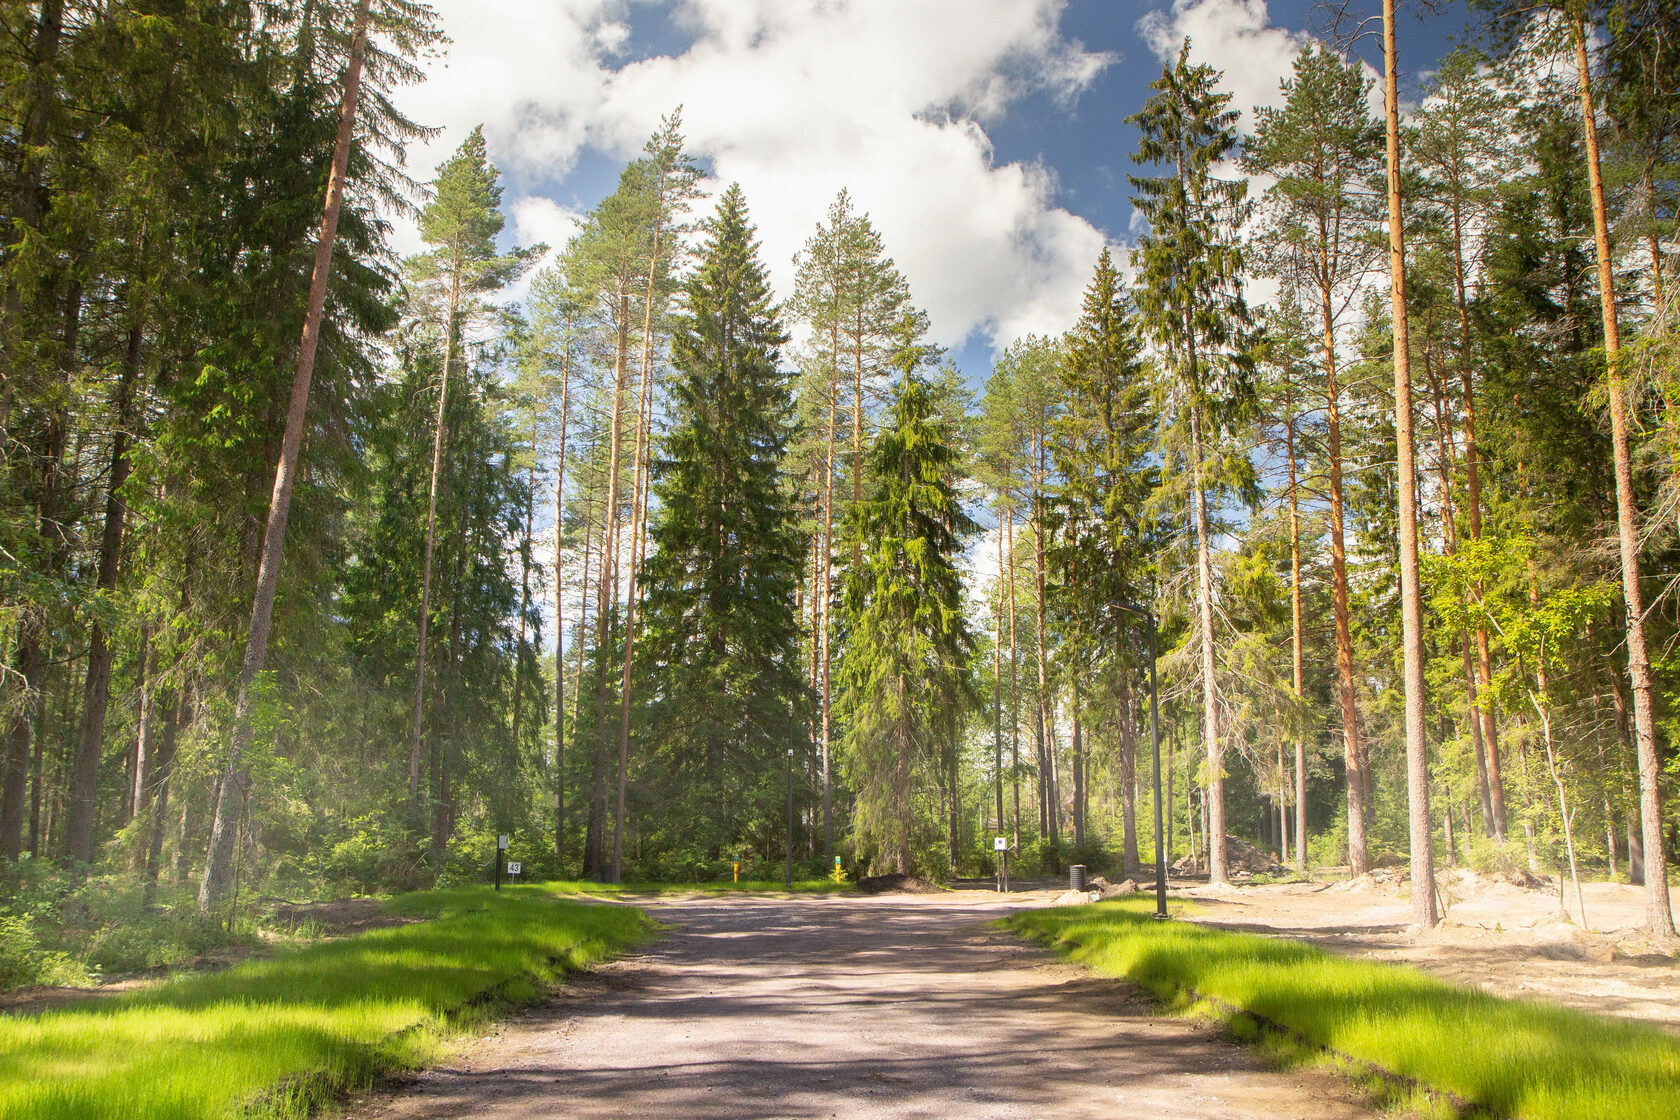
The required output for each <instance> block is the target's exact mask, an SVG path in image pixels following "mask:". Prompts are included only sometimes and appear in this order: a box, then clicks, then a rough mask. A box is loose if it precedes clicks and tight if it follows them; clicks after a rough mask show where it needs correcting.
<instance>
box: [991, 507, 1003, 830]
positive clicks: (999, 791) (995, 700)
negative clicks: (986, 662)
mask: <svg viewBox="0 0 1680 1120" xmlns="http://www.w3.org/2000/svg"><path fill="white" fill-rule="evenodd" d="M998 514H999V516H998V550H997V557H998V598H997V610H996V611H995V612H994V613H993V616H992V786H993V791H994V793H995V794H996V797H997V830H998V834H999V835H1002V833H1003V610H1004V606H1003V594H1004V592H1003V588H1004V578H1003V532H1004V528H1003V517H1002V514H1003V495H1002V493H1001V492H1000V493H999V494H998Z"/></svg>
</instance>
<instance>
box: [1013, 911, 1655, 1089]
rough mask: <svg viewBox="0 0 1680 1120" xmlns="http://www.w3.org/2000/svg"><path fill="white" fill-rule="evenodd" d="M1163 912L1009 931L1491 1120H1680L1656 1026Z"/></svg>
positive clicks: (1054, 918) (1060, 914)
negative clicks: (1244, 1017)
mask: <svg viewBox="0 0 1680 1120" xmlns="http://www.w3.org/2000/svg"><path fill="white" fill-rule="evenodd" d="M1153 905H1154V900H1153V899H1148V900H1120V901H1116V902H1105V903H1099V904H1097V905H1094V906H1078V907H1069V908H1066V909H1054V910H1034V911H1028V912H1024V913H1020V914H1016V915H1013V916H1012V917H1010V918H1007V919H1004V924H1005V925H1006V927H1007V928H1010V929H1012V930H1014V931H1015V932H1017V933H1020V934H1022V935H1024V936H1027V937H1031V938H1034V939H1037V940H1040V941H1043V942H1046V943H1048V944H1050V945H1053V946H1054V947H1056V948H1058V949H1060V950H1062V951H1063V952H1065V953H1066V954H1067V955H1068V956H1070V957H1072V958H1073V959H1074V960H1078V961H1081V962H1083V963H1085V964H1088V965H1090V966H1091V967H1093V968H1095V969H1096V970H1097V971H1099V972H1104V973H1108V974H1110V975H1116V976H1123V977H1126V978H1127V979H1130V980H1133V981H1136V982H1137V983H1138V984H1140V985H1142V986H1143V987H1145V988H1147V989H1149V990H1150V991H1152V992H1154V993H1155V995H1156V996H1158V997H1159V998H1161V999H1163V1000H1166V1001H1168V1002H1171V1003H1173V1004H1175V1005H1177V1006H1180V1007H1183V1006H1188V1005H1190V1004H1192V1003H1194V1002H1195V1001H1196V999H1197V998H1200V999H1204V1000H1205V999H1211V1000H1215V1001H1218V1002H1219V1003H1221V1004H1224V1005H1227V1006H1228V1007H1231V1008H1235V1009H1237V1010H1238V1011H1239V1012H1248V1013H1249V1014H1251V1015H1255V1016H1258V1017H1260V1018H1262V1019H1263V1020H1266V1021H1269V1022H1270V1023H1271V1024H1273V1025H1275V1026H1276V1027H1279V1028H1281V1029H1282V1030H1284V1031H1287V1032H1289V1033H1290V1034H1292V1035H1294V1036H1295V1038H1296V1039H1298V1040H1299V1041H1300V1042H1303V1043H1305V1044H1307V1045H1308V1046H1311V1047H1315V1048H1318V1047H1323V1048H1327V1049H1329V1050H1330V1051H1332V1052H1333V1053H1334V1054H1337V1055H1340V1056H1343V1057H1347V1058H1351V1059H1354V1060H1355V1061H1356V1062H1362V1063H1370V1064H1371V1065H1374V1066H1377V1067H1380V1069H1382V1070H1384V1071H1387V1072H1388V1073H1389V1074H1397V1075H1399V1076H1400V1077H1403V1078H1408V1079H1411V1080H1412V1081H1414V1082H1417V1083H1419V1084H1421V1085H1423V1086H1425V1087H1427V1088H1430V1089H1434V1090H1437V1091H1445V1092H1446V1093H1450V1094H1452V1095H1454V1096H1456V1097H1458V1098H1459V1099H1461V1100H1463V1101H1465V1102H1468V1104H1470V1105H1471V1106H1472V1108H1474V1109H1477V1110H1480V1111H1481V1112H1483V1113H1486V1114H1492V1115H1494V1116H1501V1117H1518V1118H1521V1120H1580V1118H1584V1117H1636V1116H1637V1117H1647V1116H1649V1117H1653V1118H1654V1117H1659V1116H1675V1117H1680V1039H1676V1038H1673V1037H1671V1036H1669V1035H1667V1034H1665V1033H1663V1032H1662V1031H1661V1030H1658V1029H1657V1028H1655V1027H1652V1026H1647V1025H1645V1024H1641V1023H1633V1022H1626V1021H1622V1020H1616V1019H1609V1018H1600V1017H1597V1016H1593V1015H1587V1014H1583V1013H1581V1012H1576V1011H1571V1010H1568V1009H1566V1008H1562V1007H1554V1006H1551V1005H1548V1004H1542V1003H1536V1002H1531V1001H1528V1000H1507V999H1501V998H1499V997H1496V996H1491V995H1488V994H1486V993H1483V992H1478V991H1473V990H1471V989H1468V988H1461V987H1456V986H1454V985H1452V984H1448V983H1445V982H1444V981H1440V980H1436V979H1434V978H1432V977H1429V976H1425V975H1424V974H1423V973H1421V972H1418V971H1416V970H1414V969H1410V968H1405V967H1402V966H1399V965H1391V964H1382V963H1377V962H1366V961H1355V960H1347V959H1344V958H1341V957H1334V956H1331V955H1330V954H1328V953H1325V952H1323V951H1321V950H1319V949H1315V948H1313V947H1312V946H1309V945H1305V944H1302V943H1300V942H1297V941H1289V940H1284V939H1281V938H1272V937H1262V936H1258V935H1255V934H1246V933H1231V932H1228V931H1225V930H1220V929H1215V928H1212V927H1209V926H1202V925H1195V924H1192V923H1186V922H1156V921H1155V920H1153V918H1152V917H1151V916H1150V915H1151V913H1152V911H1153Z"/></svg>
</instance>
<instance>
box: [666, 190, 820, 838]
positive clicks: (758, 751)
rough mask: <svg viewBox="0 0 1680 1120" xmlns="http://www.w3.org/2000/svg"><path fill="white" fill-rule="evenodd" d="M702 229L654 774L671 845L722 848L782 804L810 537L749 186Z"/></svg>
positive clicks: (673, 440)
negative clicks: (798, 525)
mask: <svg viewBox="0 0 1680 1120" xmlns="http://www.w3.org/2000/svg"><path fill="white" fill-rule="evenodd" d="M702 228H703V230H704V232H705V235H706V239H705V241H704V242H703V243H702V244H701V246H700V247H699V250H698V255H699V261H698V265H697V267H696V269H695V270H694V272H693V273H692V274H691V275H690V276H689V278H688V280H687V283H686V285H685V293H684V295H685V298H684V301H683V313H682V316H681V317H680V318H679V320H678V322H677V327H676V332H675V335H674V338H673V356H672V361H673V364H674V366H675V369H676V373H677V379H676V381H675V383H674V384H673V386H672V406H673V412H674V415H673V422H672V429H671V431H670V433H669V435H668V436H667V437H666V439H665V450H664V454H663V455H662V456H661V457H660V458H659V459H658V460H657V461H656V462H655V464H654V469H653V477H654V496H655V498H656V499H657V501H658V508H659V518H658V520H657V521H656V522H655V523H654V526H653V544H654V550H653V553H652V555H651V556H650V557H649V559H648V561H647V565H646V577H647V578H646V584H645V586H646V588H647V602H646V605H645V608H644V612H645V613H644V616H643V617H644V619H645V624H646V637H645V640H644V648H645V654H644V656H645V660H646V665H647V668H646V669H645V670H644V680H645V688H646V691H647V696H648V710H647V714H646V724H647V727H648V731H649V736H650V738H651V739H652V742H653V746H652V751H651V755H652V757H651V758H650V759H649V760H648V761H647V762H646V763H645V764H644V772H646V773H650V775H655V776H656V779H655V780H654V781H653V782H652V783H651V784H652V785H654V786H655V787H656V788H657V789H658V790H659V791H660V793H659V799H658V806H657V819H658V821H659V823H660V827H659V832H660V835H661V837H662V838H663V839H664V841H665V843H667V844H668V845H670V846H671V847H673V848H676V849H678V850H696V849H697V850H700V851H703V852H705V853H706V855H707V857H708V858H713V859H715V858H718V857H720V856H721V855H722V852H723V850H724V845H725V844H726V843H728V842H731V841H740V840H742V839H743V835H742V829H743V826H744V824H745V823H746V822H747V821H748V820H751V819H753V818H755V817H757V818H765V817H771V818H773V817H774V809H775V801H774V799H772V800H770V801H769V803H768V804H766V803H765V795H766V793H767V792H768V793H770V794H771V797H772V798H774V791H775V785H774V783H773V782H766V780H765V779H766V778H767V777H772V776H773V775H774V774H775V772H776V769H777V768H776V766H775V763H776V762H777V761H778V760H779V758H780V756H781V753H782V750H783V748H785V747H786V746H787V745H788V735H789V723H790V721H791V720H793V719H794V716H795V711H796V704H797V702H798V701H799V699H800V694H801V687H800V673H799V649H798V620H797V618H796V617H795V610H794V592H795V589H796V587H797V585H798V582H799V578H800V567H801V549H800V544H799V540H798V537H797V533H796V531H795V516H794V509H793V505H792V497H791V494H790V493H789V491H788V489H787V487H786V485H785V480H784V478H783V471H784V462H785V459H786V453H787V446H788V441H789V439H790V437H791V434H792V412H793V401H792V393H791V387H790V385H789V378H788V376H787V375H786V374H785V373H784V372H783V371H782V370H781V368H780V347H781V346H782V345H783V344H784V343H786V341H787V335H786V334H785V332H784V331H783V329H782V326H781V322H780V319H779V315H778V313H777V309H776V307H775V304H774V303H773V300H772V296H771V292H770V286H769V280H768V278H767V277H766V275H765V271H764V266H763V264H762V263H761V262H760V260H759V258H758V246H757V243H756V242H755V241H754V239H753V227H752V225H751V223H750V221H749V219H748V214H747V208H746V202H745V199H744V198H743V196H742V193H741V190H740V188H739V187H738V186H731V187H730V188H729V189H728V190H727V191H725V192H724V195H723V198H722V200H721V201H720V202H719V204H718V209H717V213H716V215H715V216H714V217H713V218H711V219H710V220H709V221H707V222H706V223H704V225H703V227H702ZM649 811H650V812H652V811H654V810H653V807H652V806H650V807H649Z"/></svg>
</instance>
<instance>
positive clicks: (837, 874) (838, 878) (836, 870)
mask: <svg viewBox="0 0 1680 1120" xmlns="http://www.w3.org/2000/svg"><path fill="white" fill-rule="evenodd" d="M834 881H835V882H836V883H838V882H840V881H841V872H840V857H839V856H835V857H834Z"/></svg>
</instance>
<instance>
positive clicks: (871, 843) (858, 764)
mask: <svg viewBox="0 0 1680 1120" xmlns="http://www.w3.org/2000/svg"><path fill="white" fill-rule="evenodd" d="M916 334H917V323H916V322H915V320H914V319H913V318H911V317H909V316H907V317H906V319H905V321H904V323H903V324H902V325H901V327H900V331H899V347H898V350H897V353H896V354H895V355H894V362H893V364H894V366H895V367H896V368H897V369H898V371H899V374H900V378H901V380H900V382H899V386H898V390H897V393H896V395H895V398H894V400H893V405H892V413H891V417H890V419H889V421H888V422H887V423H886V425H885V426H884V427H883V428H882V430H881V432H880V433H879V434H878V435H877V436H876V438H875V440H874V443H873V446H872V447H871V449H870V464H869V465H870V469H871V471H872V473H873V477H874V479H875V482H874V486H873V489H872V491H871V492H870V493H868V494H867V495H866V496H865V499H864V501H863V503H862V504H861V505H860V506H858V508H857V509H856V510H855V511H854V513H853V522H854V529H855V532H856V534H857V539H858V540H859V541H860V542H861V555H860V562H859V563H858V564H857V565H856V566H855V567H853V568H851V569H850V570H848V572H847V573H846V584H845V592H844V600H843V604H842V609H843V614H842V619H841V621H842V629H843V632H844V635H845V644H844V646H843V651H842V653H841V658H840V674H839V675H840V690H839V692H840V694H839V704H838V707H839V709H840V712H841V714H842V720H843V724H844V726H845V738H844V740H843V756H842V757H843V761H844V764H845V772H846V777H847V779H848V782H849V784H850V785H851V787H852V789H853V791H854V796H855V798H856V803H855V807H854V809H853V815H852V833H853V839H854V841H855V842H856V844H857V846H858V850H859V854H860V855H863V856H865V857H866V858H867V859H868V860H869V863H870V865H871V867H873V868H874V869H877V870H891V871H896V872H899V873H901V874H908V873H910V872H911V871H912V870H913V868H914V866H915V863H914V857H913V855H912V850H913V847H914V846H915V842H916V840H917V838H918V832H919V831H921V830H920V829H919V828H918V823H919V818H920V820H921V821H926V819H927V817H928V816H929V815H930V814H929V813H928V812H927V811H926V807H925V806H924V805H919V802H921V800H922V799H921V798H919V797H918V793H919V792H920V790H921V789H922V788H923V785H924V783H925V782H926V781H927V779H929V778H932V779H934V780H935V781H936V780H937V778H938V774H939V768H940V766H941V764H942V761H943V760H944V759H945V758H946V757H947V753H948V752H949V751H950V750H952V749H953V748H954V746H955V743H956V740H957V737H958V736H959V735H960V734H961V732H962V728H963V726H964V724H965V722H966V717H967V714H968V711H969V709H970V708H972V707H974V706H975V704H976V700H975V696H974V692H973V686H972V682H971V681H970V679H969V676H970V661H971V658H972V656H973V651H974V639H973V637H972V635H971V634H970V633H969V630H968V622H967V619H966V617H965V614H964V603H963V584H962V575H961V573H960V572H959V571H958V570H957V560H958V557H959V554H960V552H961V549H962V541H963V538H964V537H966V536H967V535H969V534H971V533H972V532H974V531H975V530H976V529H977V528H978V527H977V526H976V525H975V524H974V523H973V522H972V521H971V520H970V519H969V517H968V515H967V514H966V513H964V512H963V509H962V506H961V504H960V502H959V501H958V498H957V492H956V482H957V479H956V478H955V477H954V473H955V472H954V467H955V464H956V461H957V450H956V448H955V446H954V445H953V442H952V438H951V433H950V432H949V431H948V430H947V427H946V425H945V424H943V423H941V422H940V421H939V420H938V419H937V416H936V407H935V406H936V402H935V400H934V394H933V391H932V389H931V387H930V385H929V384H928V382H927V380H926V379H924V378H923V377H922V376H921V375H920V374H919V373H918V369H919V367H921V366H922V365H923V364H924V362H925V361H926V356H927V349H926V348H925V347H922V346H918V345H917V344H916V342H915V338H916ZM919 808H922V809H923V811H922V812H918V809H919ZM928 823H930V824H931V828H930V829H929V830H928V831H930V832H931V831H932V829H936V828H937V822H936V821H934V822H928Z"/></svg>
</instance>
